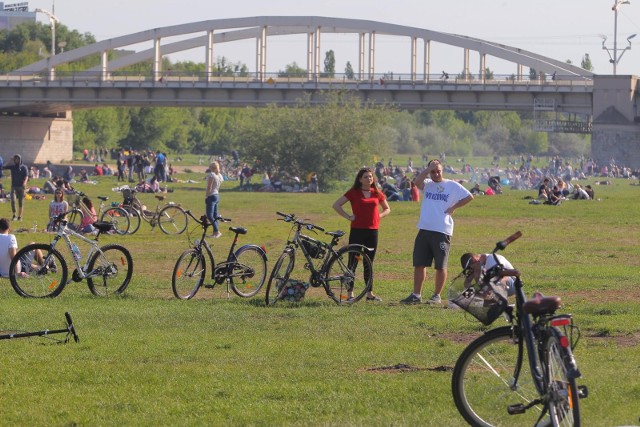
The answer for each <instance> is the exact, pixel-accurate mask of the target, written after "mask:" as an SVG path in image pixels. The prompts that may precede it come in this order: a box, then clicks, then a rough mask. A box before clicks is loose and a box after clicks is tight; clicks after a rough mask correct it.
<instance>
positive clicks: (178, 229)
mask: <svg viewBox="0 0 640 427" xmlns="http://www.w3.org/2000/svg"><path fill="white" fill-rule="evenodd" d="M137 192H138V190H136V189H135V188H125V189H123V190H122V196H123V198H124V201H123V203H122V206H121V207H122V209H124V210H125V211H126V212H127V214H128V217H129V220H130V222H131V225H130V227H129V231H128V234H133V233H135V232H136V231H138V229H139V228H140V223H141V222H142V221H141V220H144V221H146V222H147V223H149V224H150V225H151V229H152V230H153V229H154V228H155V226H156V225H157V226H159V227H160V230H162V232H163V233H165V234H182V233H183V232H184V230H186V228H187V225H188V221H189V218H188V217H187V214H186V213H185V210H184V209H182V208H181V207H180V205H178V204H176V203H173V202H169V203H167V204H165V205H162V206H160V202H161V201H163V200H164V199H166V196H162V195H157V194H156V195H155V198H156V199H157V200H158V202H157V204H156V210H155V211H149V210H147V209H146V208H145V206H144V205H143V204H142V203H141V202H140V200H139V199H138V198H137V197H136V195H135V194H136V193H137Z"/></svg>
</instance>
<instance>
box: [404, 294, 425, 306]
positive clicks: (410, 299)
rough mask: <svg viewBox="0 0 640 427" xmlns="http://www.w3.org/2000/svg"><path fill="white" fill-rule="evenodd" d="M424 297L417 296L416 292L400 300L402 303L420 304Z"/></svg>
mask: <svg viewBox="0 0 640 427" xmlns="http://www.w3.org/2000/svg"><path fill="white" fill-rule="evenodd" d="M421 302H422V297H417V296H415V295H414V294H411V295H409V296H408V297H406V298H405V299H402V300H400V304H420V303H421Z"/></svg>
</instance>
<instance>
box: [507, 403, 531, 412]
mask: <svg viewBox="0 0 640 427" xmlns="http://www.w3.org/2000/svg"><path fill="white" fill-rule="evenodd" d="M526 410H527V408H525V406H524V405H523V404H522V403H518V404H517V405H509V406H507V412H508V413H509V415H518V414H524V413H525V411H526Z"/></svg>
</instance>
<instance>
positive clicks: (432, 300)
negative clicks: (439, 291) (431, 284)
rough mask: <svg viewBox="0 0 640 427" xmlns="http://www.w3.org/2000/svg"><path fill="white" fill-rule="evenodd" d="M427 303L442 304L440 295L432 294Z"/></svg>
mask: <svg viewBox="0 0 640 427" xmlns="http://www.w3.org/2000/svg"><path fill="white" fill-rule="evenodd" d="M427 304H442V298H440V295H433V296H432V297H431V298H429V299H428V300H427Z"/></svg>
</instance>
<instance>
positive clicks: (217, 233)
mask: <svg viewBox="0 0 640 427" xmlns="http://www.w3.org/2000/svg"><path fill="white" fill-rule="evenodd" d="M220 236H222V233H221V232H219V231H216V232H215V233H213V238H214V239H217V238H218V237H220Z"/></svg>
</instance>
